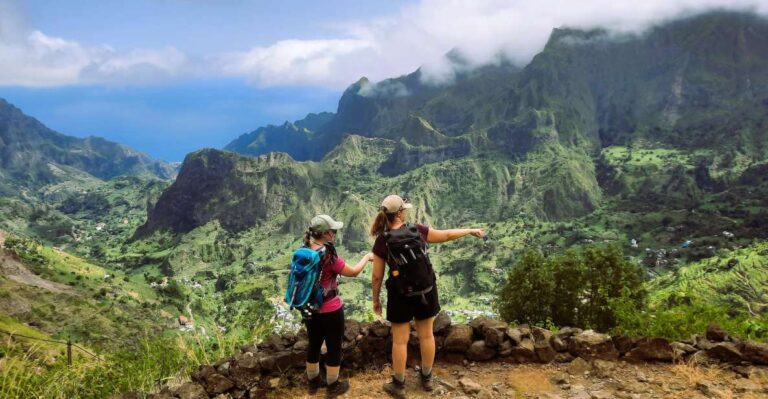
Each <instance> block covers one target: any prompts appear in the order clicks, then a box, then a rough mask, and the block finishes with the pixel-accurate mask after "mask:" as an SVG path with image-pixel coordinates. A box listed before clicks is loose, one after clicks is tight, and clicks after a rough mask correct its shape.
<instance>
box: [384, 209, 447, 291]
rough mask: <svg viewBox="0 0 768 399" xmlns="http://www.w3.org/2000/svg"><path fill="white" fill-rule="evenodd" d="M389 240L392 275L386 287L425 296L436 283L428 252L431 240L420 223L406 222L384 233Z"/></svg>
mask: <svg viewBox="0 0 768 399" xmlns="http://www.w3.org/2000/svg"><path fill="white" fill-rule="evenodd" d="M384 240H385V242H386V243H387V250H388V252H387V264H389V278H388V279H387V283H386V287H387V289H388V290H394V292H395V293H397V294H399V295H403V296H406V297H414V296H421V300H422V302H423V303H426V298H425V297H424V294H426V293H428V292H430V291H432V289H433V288H434V286H435V271H434V270H433V269H432V262H430V260H429V255H428V254H427V243H426V242H425V241H424V239H423V238H422V237H421V233H419V229H418V228H417V227H416V225H413V224H410V223H408V224H405V225H403V226H401V227H400V228H398V229H396V230H387V231H385V232H384Z"/></svg>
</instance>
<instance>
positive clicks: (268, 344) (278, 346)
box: [258, 334, 285, 352]
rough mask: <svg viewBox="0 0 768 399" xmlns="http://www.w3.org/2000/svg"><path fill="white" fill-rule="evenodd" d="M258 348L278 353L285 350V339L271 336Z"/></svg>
mask: <svg viewBox="0 0 768 399" xmlns="http://www.w3.org/2000/svg"><path fill="white" fill-rule="evenodd" d="M258 348H259V349H261V350H265V351H272V352H277V351H281V350H284V349H285V344H284V343H283V338H282V337H281V336H280V335H278V334H270V335H269V336H267V338H264V341H262V342H261V343H260V344H259V345H258Z"/></svg>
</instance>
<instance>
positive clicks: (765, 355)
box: [738, 341, 768, 365]
mask: <svg viewBox="0 0 768 399" xmlns="http://www.w3.org/2000/svg"><path fill="white" fill-rule="evenodd" d="M738 348H739V351H740V352H741V354H742V356H743V357H744V360H746V361H749V362H752V363H754V364H761V365H768V344H760V343H757V342H752V341H744V342H741V343H739V345H738Z"/></svg>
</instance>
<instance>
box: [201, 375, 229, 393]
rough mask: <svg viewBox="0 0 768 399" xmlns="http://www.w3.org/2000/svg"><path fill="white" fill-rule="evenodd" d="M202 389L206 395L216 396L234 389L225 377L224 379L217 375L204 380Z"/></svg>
mask: <svg viewBox="0 0 768 399" xmlns="http://www.w3.org/2000/svg"><path fill="white" fill-rule="evenodd" d="M203 387H204V388H205V391H206V392H208V394H210V395H218V394H222V393H224V392H227V391H229V390H230V389H232V388H234V387H235V384H234V383H233V382H232V381H230V380H229V379H228V378H227V377H224V376H223V375H221V374H219V373H215V374H211V375H210V376H208V377H207V378H206V380H205V384H203Z"/></svg>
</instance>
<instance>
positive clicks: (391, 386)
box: [384, 377, 405, 399]
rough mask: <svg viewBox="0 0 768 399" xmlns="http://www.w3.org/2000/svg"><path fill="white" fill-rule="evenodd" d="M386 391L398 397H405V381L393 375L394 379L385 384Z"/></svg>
mask: <svg viewBox="0 0 768 399" xmlns="http://www.w3.org/2000/svg"><path fill="white" fill-rule="evenodd" d="M384 391H385V392H386V393H388V394H390V395H392V396H394V397H396V398H398V399H405V381H402V382H400V381H398V380H397V378H395V377H392V381H390V382H388V383H386V384H384Z"/></svg>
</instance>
